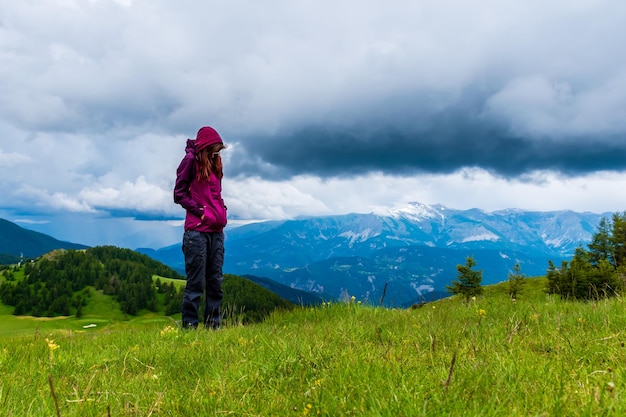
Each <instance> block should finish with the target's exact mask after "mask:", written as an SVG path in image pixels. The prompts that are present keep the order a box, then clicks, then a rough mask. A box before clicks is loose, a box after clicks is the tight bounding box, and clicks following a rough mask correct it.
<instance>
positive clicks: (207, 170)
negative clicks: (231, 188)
mask: <svg viewBox="0 0 626 417" xmlns="http://www.w3.org/2000/svg"><path fill="white" fill-rule="evenodd" d="M224 148H225V146H224V143H223V142H222V138H221V137H220V135H219V134H218V133H217V131H215V129H213V128H212V127H209V126H205V127H202V128H201V129H200V130H199V131H198V134H197V136H196V139H195V140H194V139H188V140H187V148H186V149H185V152H186V154H185V157H184V158H183V160H182V161H181V162H180V165H179V166H178V169H177V170H176V185H175V186H174V202H175V203H176V204H180V205H181V206H182V207H183V208H184V209H185V210H186V212H187V214H186V217H185V232H184V235H183V242H182V247H183V254H184V255H185V272H186V274H187V285H186V286H185V292H184V295H183V305H182V326H183V328H188V329H189V328H191V329H195V328H197V327H198V323H199V317H198V310H199V307H200V299H201V297H202V294H203V293H204V294H205V302H204V321H203V323H204V326H205V327H207V328H211V329H217V328H219V326H220V324H221V319H222V317H221V305H222V298H223V292H222V280H223V276H222V266H223V264H224V233H223V230H224V227H225V226H226V206H225V205H224V200H222V176H223V173H222V159H221V157H220V151H221V150H222V149H224Z"/></svg>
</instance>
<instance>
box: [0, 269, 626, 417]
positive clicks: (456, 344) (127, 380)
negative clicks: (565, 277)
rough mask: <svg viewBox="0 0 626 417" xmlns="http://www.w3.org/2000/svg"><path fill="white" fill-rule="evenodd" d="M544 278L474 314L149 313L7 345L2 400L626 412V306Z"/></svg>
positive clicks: (124, 406)
mask: <svg viewBox="0 0 626 417" xmlns="http://www.w3.org/2000/svg"><path fill="white" fill-rule="evenodd" d="M542 281H543V280H541V279H532V280H529V283H528V285H527V292H526V294H524V295H523V296H521V297H520V299H519V300H517V301H516V302H512V301H511V300H510V299H509V298H508V297H507V296H506V294H505V293H504V290H503V287H502V286H492V287H489V288H487V289H486V290H487V291H486V293H485V295H484V296H483V297H479V298H478V299H477V300H475V301H472V302H471V303H470V304H469V305H465V304H463V303H461V302H460V301H459V300H458V299H446V300H441V301H438V302H435V303H432V304H427V305H425V306H423V307H421V308H416V309H407V310H390V309H381V308H376V307H370V306H363V305H359V304H358V303H351V304H348V305H346V304H339V303H335V304H333V305H330V306H329V305H325V306H322V307H319V308H300V309H298V310H295V311H294V312H289V313H280V314H276V315H274V316H272V317H271V318H270V319H269V320H267V321H266V322H265V323H263V324H258V325H249V326H230V327H227V328H224V329H223V330H221V331H219V332H208V331H187V332H183V331H180V330H178V329H177V328H176V327H174V326H172V325H170V324H166V323H165V322H163V321H158V320H157V321H156V322H150V320H143V321H141V322H132V323H128V322H118V323H112V324H110V325H109V326H108V327H106V328H105V329H106V330H107V331H102V330H94V329H89V330H82V329H78V330H72V331H68V330H67V327H62V328H61V329H59V330H53V329H52V328H47V329H46V333H45V335H44V334H43V332H39V333H37V332H36V331H33V330H31V331H30V332H28V333H27V334H26V336H27V337H19V336H18V337H16V336H13V337H4V338H2V337H0V374H2V375H3V378H2V385H1V386H0V406H1V407H2V408H3V409H4V410H5V412H6V413H8V414H9V415H16V416H17V415H20V416H38V415H55V413H56V410H55V408H56V405H58V407H59V413H58V414H60V415H62V416H102V415H133V416H135V415H137V416H156V415H158V416H177V415H250V416H274V415H276V416H284V415H326V416H342V415H344V416H348V415H355V416H356V415H358V416H363V415H368V416H369V415H382V416H419V415H455V416H457V415H458V416H502V415H507V416H529V415H530V416H552V415H569V416H595V415H604V416H618V415H624V414H625V413H626V401H624V398H623V396H624V393H625V392H626V370H625V369H624V365H623V364H624V363H626V348H624V343H625V341H626V340H625V339H626V335H624V333H623V329H624V328H626V315H624V314H623V309H624V303H623V301H622V299H619V298H616V299H612V300H608V301H601V302H597V303H570V302H563V301H560V300H558V299H556V298H553V297H547V296H546V295H545V294H543V293H542V292H541V288H542V286H543V282H542ZM3 318H4V317H3ZM68 320H70V319H68ZM49 323H58V322H56V321H51V322H49ZM46 338H48V340H46ZM50 340H54V342H50ZM55 346H58V348H55ZM50 381H52V386H53V387H54V392H55V395H56V400H55V397H54V396H53V395H52V391H51V388H50ZM55 404H56V405H55Z"/></svg>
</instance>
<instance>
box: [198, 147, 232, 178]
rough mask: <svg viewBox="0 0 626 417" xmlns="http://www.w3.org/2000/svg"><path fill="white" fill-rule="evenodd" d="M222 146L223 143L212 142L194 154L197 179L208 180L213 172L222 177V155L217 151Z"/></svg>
mask: <svg viewBox="0 0 626 417" xmlns="http://www.w3.org/2000/svg"><path fill="white" fill-rule="evenodd" d="M224 148H225V146H224V144H223V143H214V144H212V145H209V146H207V147H206V148H204V149H202V150H201V151H200V152H198V153H197V154H196V160H197V167H198V169H196V178H197V179H198V181H209V178H211V173H214V174H215V175H216V176H217V178H219V179H220V180H221V179H222V177H223V176H224V173H223V172H222V157H221V156H220V154H219V151H221V150H222V149H224Z"/></svg>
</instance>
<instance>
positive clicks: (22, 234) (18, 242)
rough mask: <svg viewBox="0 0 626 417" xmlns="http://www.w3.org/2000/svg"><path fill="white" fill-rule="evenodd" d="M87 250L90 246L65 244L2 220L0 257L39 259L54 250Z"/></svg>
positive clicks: (0, 224) (0, 226) (0, 222)
mask: <svg viewBox="0 0 626 417" xmlns="http://www.w3.org/2000/svg"><path fill="white" fill-rule="evenodd" d="M87 248H88V246H85V245H81V244H78V243H71V242H63V241H60V240H57V239H55V238H53V237H52V236H49V235H46V234H44V233H39V232H35V231H32V230H28V229H24V228H23V227H20V226H18V225H17V224H15V223H13V222H10V221H8V220H5V219H0V255H11V256H13V257H15V258H17V259H19V258H20V257H21V256H24V257H25V258H37V257H39V256H41V255H43V254H45V253H48V252H50V251H52V250H54V249H87ZM5 258H6V259H11V258H10V257H5Z"/></svg>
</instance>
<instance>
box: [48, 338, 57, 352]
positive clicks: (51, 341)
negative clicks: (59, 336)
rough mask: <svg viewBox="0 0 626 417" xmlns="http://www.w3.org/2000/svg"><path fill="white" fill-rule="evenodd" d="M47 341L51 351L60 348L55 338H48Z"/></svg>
mask: <svg viewBox="0 0 626 417" xmlns="http://www.w3.org/2000/svg"><path fill="white" fill-rule="evenodd" d="M46 342H47V343H48V349H50V351H53V350H55V349H58V348H59V345H57V344H56V343H54V340H52V339H48V338H46Z"/></svg>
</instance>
